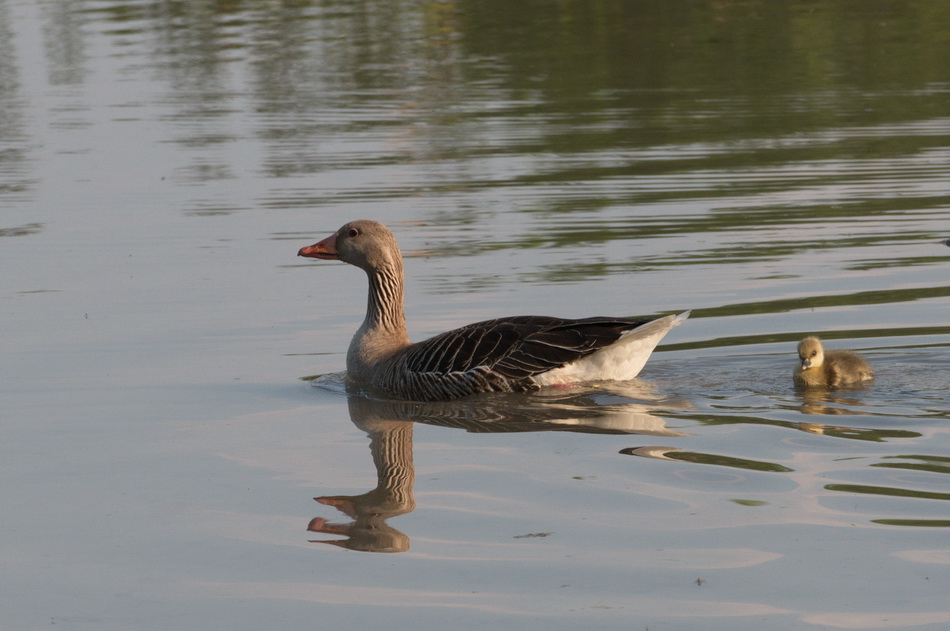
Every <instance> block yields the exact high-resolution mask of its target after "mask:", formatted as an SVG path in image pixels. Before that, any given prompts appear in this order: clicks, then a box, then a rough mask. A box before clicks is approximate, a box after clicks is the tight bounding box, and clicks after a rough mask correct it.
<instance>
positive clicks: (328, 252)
mask: <svg viewBox="0 0 950 631" xmlns="http://www.w3.org/2000/svg"><path fill="white" fill-rule="evenodd" d="M297 256H306V257H307V258H311V259H323V260H325V261H335V260H337V259H339V258H340V256H339V253H338V252H337V251H336V233H333V234H331V235H330V236H329V237H327V238H326V239H324V240H323V241H319V242H317V243H314V244H313V245H308V246H304V247H302V248H300V250H298V251H297Z"/></svg>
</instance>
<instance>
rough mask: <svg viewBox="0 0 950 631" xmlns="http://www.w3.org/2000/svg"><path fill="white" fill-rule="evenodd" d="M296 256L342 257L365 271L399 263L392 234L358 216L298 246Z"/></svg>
mask: <svg viewBox="0 0 950 631" xmlns="http://www.w3.org/2000/svg"><path fill="white" fill-rule="evenodd" d="M297 256H306V257H308V258H314V259H323V260H325V261H343V262H344V263H349V264H350V265H355V266H356V267H359V268H361V269H363V270H366V271H367V272H377V271H379V270H385V269H391V268H395V267H401V263H402V254H401V253H400V252H399V246H398V245H397V244H396V237H395V236H393V233H392V232H391V231H390V230H389V228H387V227H386V226H384V225H383V224H381V223H379V222H376V221H370V220H369V219H358V220H356V221H351V222H349V223H347V224H344V225H343V227H342V228H340V229H339V230H337V231H336V232H334V233H333V234H331V235H330V236H329V237H327V238H326V239H323V240H322V241H318V242H317V243H314V244H313V245H308V246H305V247H302V248H300V250H299V251H298V252H297Z"/></svg>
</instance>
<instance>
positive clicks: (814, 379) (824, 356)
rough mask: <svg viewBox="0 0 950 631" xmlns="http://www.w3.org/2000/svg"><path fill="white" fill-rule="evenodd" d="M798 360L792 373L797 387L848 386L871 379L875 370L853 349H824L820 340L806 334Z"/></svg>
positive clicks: (799, 349)
mask: <svg viewBox="0 0 950 631" xmlns="http://www.w3.org/2000/svg"><path fill="white" fill-rule="evenodd" d="M798 359H799V360H800V362H801V363H799V364H798V365H797V366H796V367H795V371H794V372H793V373H792V380H793V381H794V382H795V385H796V386H799V387H806V386H831V387H838V386H847V385H850V384H855V383H861V382H865V381H871V380H872V379H874V369H872V368H871V365H870V364H869V363H868V362H867V361H866V360H865V359H864V358H863V357H861V356H860V355H858V354H857V353H855V352H853V351H845V350H825V348H824V346H822V344H821V340H819V339H818V338H817V337H813V336H809V337H806V338H805V339H803V340H802V341H801V342H799V343H798Z"/></svg>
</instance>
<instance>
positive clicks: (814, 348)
mask: <svg viewBox="0 0 950 631" xmlns="http://www.w3.org/2000/svg"><path fill="white" fill-rule="evenodd" d="M798 357H799V359H801V360H802V370H808V369H809V368H818V367H819V366H821V365H822V364H823V363H824V361H825V349H824V348H822V346H821V340H819V339H818V338H817V337H806V338H805V339H803V340H802V341H801V342H799V343H798Z"/></svg>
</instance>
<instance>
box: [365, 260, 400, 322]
mask: <svg viewBox="0 0 950 631" xmlns="http://www.w3.org/2000/svg"><path fill="white" fill-rule="evenodd" d="M368 275H369V303H368V304H367V308H366V322H365V325H366V328H367V329H375V330H385V331H392V332H396V333H403V332H405V330H406V316H405V312H404V311H403V291H404V290H403V274H402V270H401V269H399V268H396V267H387V268H383V269H378V270H374V271H373V272H371V273H369V274H368Z"/></svg>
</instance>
